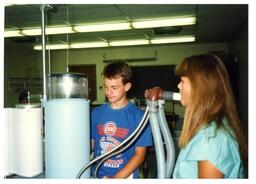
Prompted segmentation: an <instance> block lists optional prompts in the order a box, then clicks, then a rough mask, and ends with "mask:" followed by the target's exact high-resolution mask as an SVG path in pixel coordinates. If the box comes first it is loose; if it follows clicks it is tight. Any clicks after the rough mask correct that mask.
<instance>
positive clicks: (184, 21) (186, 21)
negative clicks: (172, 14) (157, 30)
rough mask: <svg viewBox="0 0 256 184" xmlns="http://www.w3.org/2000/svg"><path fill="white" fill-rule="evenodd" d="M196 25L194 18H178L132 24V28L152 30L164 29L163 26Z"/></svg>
mask: <svg viewBox="0 0 256 184" xmlns="http://www.w3.org/2000/svg"><path fill="white" fill-rule="evenodd" d="M195 23H196V17H180V18H161V19H151V20H144V21H134V22H132V27H133V28H135V29H140V28H153V27H165V26H182V25H193V24H195Z"/></svg>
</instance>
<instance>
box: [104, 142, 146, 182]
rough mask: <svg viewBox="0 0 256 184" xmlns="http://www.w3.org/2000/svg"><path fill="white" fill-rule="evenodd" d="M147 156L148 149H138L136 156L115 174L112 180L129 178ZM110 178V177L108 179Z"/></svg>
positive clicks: (136, 149)
mask: <svg viewBox="0 0 256 184" xmlns="http://www.w3.org/2000/svg"><path fill="white" fill-rule="evenodd" d="M145 156H146V147H136V148H135V154H134V155H133V157H132V158H131V159H130V161H129V162H128V163H127V164H126V165H125V166H124V168H122V169H121V170H120V171H119V172H117V173H116V174H115V176H113V177H112V178H127V177H128V176H130V174H131V173H133V172H134V170H135V169H137V168H138V167H139V166H140V165H141V164H142V163H143V161H144V159H145ZM106 178H108V177H106Z"/></svg>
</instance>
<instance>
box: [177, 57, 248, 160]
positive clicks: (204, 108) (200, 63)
mask: <svg viewBox="0 0 256 184" xmlns="http://www.w3.org/2000/svg"><path fill="white" fill-rule="evenodd" d="M176 75H177V76H179V77H188V78H189V80H190V83H191V98H190V103H189V104H187V106H186V110H185V115H184V123H183V128H182V133H181V137H180V141H179V146H180V147H185V146H186V145H187V143H188V142H189V140H190V139H191V138H192V137H193V136H194V135H195V134H196V133H197V131H198V130H199V129H200V128H201V127H202V126H203V125H206V124H208V123H210V122H211V121H213V120H215V121H216V122H217V127H218V128H219V127H221V126H222V120H223V118H224V117H227V119H228V122H229V127H230V128H231V129H232V130H233V132H234V134H235V138H236V140H237V142H238V144H239V146H240V152H241V154H242V156H243V157H244V158H245V157H247V144H246V141H245V137H244V134H243V131H242V127H241V122H240V120H239V117H238V113H237V110H236V105H235V100H234V96H233V92H232V89H231V85H230V81H229V76H228V72H227V70H226V68H225V65H224V63H223V62H222V61H221V60H220V59H219V58H218V57H217V56H214V55H210V54H204V55H195V56H191V57H187V58H185V59H184V60H183V61H182V63H181V64H179V65H178V66H177V68H176Z"/></svg>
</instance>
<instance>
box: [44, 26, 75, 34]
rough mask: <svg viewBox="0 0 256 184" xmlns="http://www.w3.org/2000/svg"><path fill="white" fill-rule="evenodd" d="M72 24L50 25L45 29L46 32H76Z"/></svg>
mask: <svg viewBox="0 0 256 184" xmlns="http://www.w3.org/2000/svg"><path fill="white" fill-rule="evenodd" d="M74 32H75V31H74V30H73V28H72V26H65V27H48V28H46V30H45V34H47V35H51V34H67V33H74Z"/></svg>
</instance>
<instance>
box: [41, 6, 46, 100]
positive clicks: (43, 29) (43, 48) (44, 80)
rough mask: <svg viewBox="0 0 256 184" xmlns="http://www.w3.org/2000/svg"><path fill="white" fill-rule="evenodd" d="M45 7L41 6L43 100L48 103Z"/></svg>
mask: <svg viewBox="0 0 256 184" xmlns="http://www.w3.org/2000/svg"><path fill="white" fill-rule="evenodd" d="M45 6H46V5H44V4H43V5H41V7H40V10H41V30H42V32H41V33H42V60H43V100H44V101H46V100H47V99H46V98H47V94H46V63H45V14H44V13H45V12H44V11H45Z"/></svg>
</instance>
